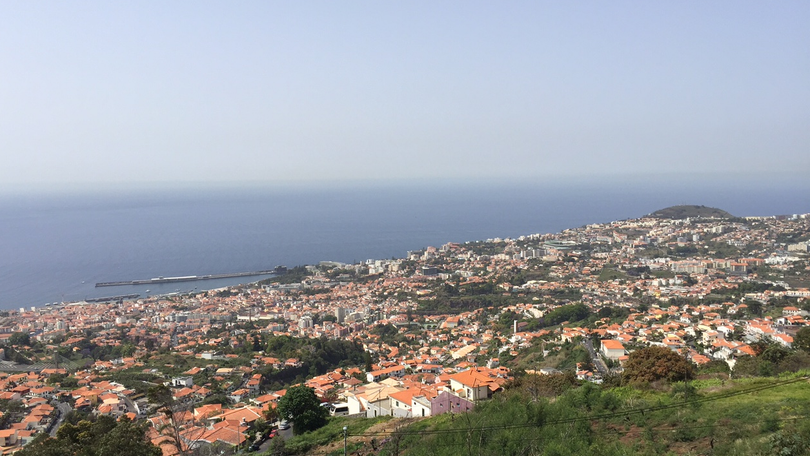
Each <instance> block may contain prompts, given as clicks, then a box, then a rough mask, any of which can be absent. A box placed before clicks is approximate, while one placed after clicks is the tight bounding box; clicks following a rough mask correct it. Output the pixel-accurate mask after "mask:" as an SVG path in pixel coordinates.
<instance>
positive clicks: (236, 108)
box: [0, 0, 810, 186]
mask: <svg viewBox="0 0 810 456" xmlns="http://www.w3.org/2000/svg"><path fill="white" fill-rule="evenodd" d="M808 24H810V2H807V1H806V0H801V1H778V2H761V1H757V2H754V1H751V2H746V1H727V2H722V1H710V2H707V1H692V2H689V1H678V2H669V1H635V2H622V1H611V2H564V1H553V2H551V1H550V2H535V1H532V2H492V1H487V2H474V1H463V2H462V1H459V2H441V1H440V2H433V1H430V2H428V1H424V2H380V1H369V2H354V1H329V2H327V1H324V2H301V1H287V2H269V1H256V2H250V1H239V2H224V1H222V2H204V1H169V2H167V1H155V2H150V1H136V2H109V1H75V2H45V1H34V2H32V1H4V2H2V3H0V158H2V162H0V182H1V183H2V184H0V185H4V186H15V185H16V186H19V185H25V186H28V185H41V184H45V183H48V184H62V183H76V182H87V183H109V182H124V183H129V182H131V183H137V182H185V181H189V182H191V181H205V182H212V183H213V182H230V181H265V182H280V181H324V180H330V181H334V180H356V179H412V178H437V177H441V178H456V179H465V178H481V177H491V178H512V177H514V178H534V177H544V176H549V175H579V174H587V175H594V174H597V175H598V174H604V175H615V174H626V173H654V172H660V171H667V172H693V171H696V172H702V173H715V172H720V171H730V172H736V173H752V172H759V171H766V172H779V171H788V172H791V173H794V174H795V173H802V172H806V173H808V174H810V25H808Z"/></svg>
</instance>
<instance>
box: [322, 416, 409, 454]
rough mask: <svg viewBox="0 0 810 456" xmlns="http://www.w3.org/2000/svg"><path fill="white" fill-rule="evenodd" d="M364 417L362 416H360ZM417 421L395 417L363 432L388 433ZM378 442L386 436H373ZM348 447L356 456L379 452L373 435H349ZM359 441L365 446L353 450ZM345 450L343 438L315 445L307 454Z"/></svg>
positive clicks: (350, 452)
mask: <svg viewBox="0 0 810 456" xmlns="http://www.w3.org/2000/svg"><path fill="white" fill-rule="evenodd" d="M359 419H362V418H359ZM414 421H416V420H415V419H413V418H394V419H392V420H390V421H386V422H384V423H377V424H375V425H373V426H371V427H370V428H368V429H366V430H365V431H364V432H363V434H366V435H367V434H374V433H388V432H393V431H394V430H396V428H397V427H402V426H407V425H409V424H411V423H413V422H414ZM373 438H374V439H375V440H376V442H377V443H378V448H379V443H380V442H382V441H383V440H384V439H385V436H375V437H373ZM346 442H347V447H348V448H349V454H351V455H355V456H365V455H373V454H377V451H375V450H374V445H373V444H372V437H366V436H349V437H348V438H347V439H346ZM358 442H362V443H363V446H362V447H360V448H359V449H355V450H354V451H351V449H352V448H355V447H356V445H357V443H358ZM337 450H343V440H339V441H336V442H332V443H330V444H329V445H324V446H319V447H314V448H312V449H311V450H309V451H308V452H307V454H312V455H324V454H329V453H331V452H333V451H337Z"/></svg>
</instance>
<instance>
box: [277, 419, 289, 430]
mask: <svg viewBox="0 0 810 456" xmlns="http://www.w3.org/2000/svg"><path fill="white" fill-rule="evenodd" d="M278 428H279V429H281V430H284V429H289V428H290V423H288V422H287V420H281V422H279V423H278Z"/></svg>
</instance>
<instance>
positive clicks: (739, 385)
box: [291, 378, 810, 455]
mask: <svg viewBox="0 0 810 456" xmlns="http://www.w3.org/2000/svg"><path fill="white" fill-rule="evenodd" d="M782 380H784V379H782ZM779 381H780V380H779V379H773V378H770V379H742V380H734V381H726V382H721V381H719V380H716V381H715V380H709V381H698V382H693V383H692V385H693V386H695V387H696V388H697V395H696V396H690V395H689V393H687V394H686V395H684V394H677V393H674V392H673V391H670V390H669V388H666V390H656V389H644V390H640V389H635V388H629V387H622V388H615V389H612V390H607V389H606V390H602V389H601V388H599V387H595V386H594V385H586V386H583V387H580V388H578V389H576V390H572V391H569V392H567V393H566V394H564V395H563V396H560V397H558V398H555V399H552V400H547V399H545V398H537V399H534V400H533V398H532V397H531V395H530V393H528V392H527V391H525V390H524V391H518V390H513V391H508V392H505V393H502V394H501V395H499V396H497V397H496V398H495V399H493V400H490V401H488V402H486V403H483V404H481V405H480V406H479V407H478V408H477V409H476V410H475V411H474V412H473V413H469V414H461V415H455V416H451V415H449V414H444V415H439V416H435V417H430V418H427V419H424V420H421V421H417V422H415V423H413V424H410V425H409V426H407V427H404V428H403V430H401V431H399V432H398V433H394V434H390V433H386V434H384V435H379V434H377V435H374V436H373V437H374V438H376V440H377V442H385V443H383V444H382V445H381V446H380V450H379V451H378V452H377V453H376V454H380V455H393V454H408V455H461V454H499V455H500V454H504V455H509V454H513V455H520V454H549V455H551V454H554V455H565V454H571V455H589V454H593V455H613V454H616V455H619V454H622V455H634V454H635V455H644V454H714V455H732V454H733V455H749V454H750V455H754V454H768V453H772V452H773V447H774V443H773V441H774V438H775V437H776V436H779V435H784V436H792V435H794V434H796V435H798V434H800V433H801V432H805V433H806V435H807V436H808V438H810V425H808V424H807V422H808V421H810V419H798V418H800V417H801V418H803V417H810V382H808V381H807V380H806V379H803V380H800V381H798V382H796V383H792V384H786V385H781V386H779V385H778V383H777V382H779ZM760 386H761V387H764V389H762V390H761V391H758V392H748V393H745V394H740V395H736V396H735V395H729V393H733V392H739V391H746V390H747V389H750V388H753V387H760ZM685 398H687V399H688V398H691V399H688V400H685ZM694 399H698V400H699V401H705V402H702V403H700V402H698V403H694V402H690V401H691V400H694ZM707 399H708V400H707ZM712 399H716V400H712ZM661 407H664V408H665V409H662V410H661V409H660V408H661ZM657 408H659V410H656V409H657ZM640 410H644V413H643V414H642V413H641V412H640ZM566 420H567V421H566ZM350 422H351V421H350ZM336 424H337V423H336ZM389 424H390V425H391V426H389V427H395V426H396V425H397V421H396V420H392V422H391V423H389ZM340 426H342V424H340ZM804 428H807V429H804ZM797 429H798V430H797ZM802 429H804V431H802ZM359 433H360V434H362V432H359ZM331 434H332V437H333V438H339V437H340V436H339V433H334V432H332V433H331ZM350 434H351V431H350ZM371 438H372V435H364V436H361V437H358V438H357V439H358V440H362V439H365V441H367V442H368V441H370V439H371ZM291 443H293V442H291ZM358 444H359V443H358ZM365 448H366V450H368V449H369V448H370V445H366V447H365ZM312 451H314V452H313V453H312V454H320V453H318V448H313V450H312ZM364 454H365V453H364ZM372 454H375V453H373V452H372Z"/></svg>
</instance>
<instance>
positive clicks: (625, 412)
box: [349, 377, 808, 437]
mask: <svg viewBox="0 0 810 456" xmlns="http://www.w3.org/2000/svg"><path fill="white" fill-rule="evenodd" d="M807 379H808V377H797V378H794V379H789V380H783V381H781V382H776V383H769V384H765V385H758V386H754V387H751V388H746V389H742V390H737V391H729V392H725V393H721V394H717V395H714V396H709V397H704V398H699V399H694V400H689V401H681V402H676V403H673V404H667V405H659V406H649V407H638V408H635V409H628V410H621V411H617V412H610V413H602V414H598V415H589V416H578V417H572V418H563V419H557V420H547V421H543V422H541V423H521V424H506V425H498V426H482V427H481V428H476V429H469V428H459V429H425V430H420V431H410V430H407V429H406V430H404V431H384V432H372V433H369V432H364V433H358V434H349V436H352V437H372V436H373V437H387V436H391V435H394V434H397V433H398V434H399V435H403V436H404V435H408V434H418V435H420V436H423V435H429V434H452V433H461V432H470V431H488V430H501V429H519V428H526V427H538V426H544V425H556V424H570V423H576V422H579V421H591V420H603V419H609V418H615V417H624V416H630V415H636V414H641V415H644V414H645V413H649V412H658V411H665V410H671V409H677V408H682V407H686V406H690V405H697V404H703V403H707V402H714V401H718V400H722V399H727V398H730V397H735V396H741V395H745V394H752V393H757V392H760V391H765V390H768V389H773V388H778V387H781V386H785V385H790V384H793V383H797V382H801V381H805V380H807Z"/></svg>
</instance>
